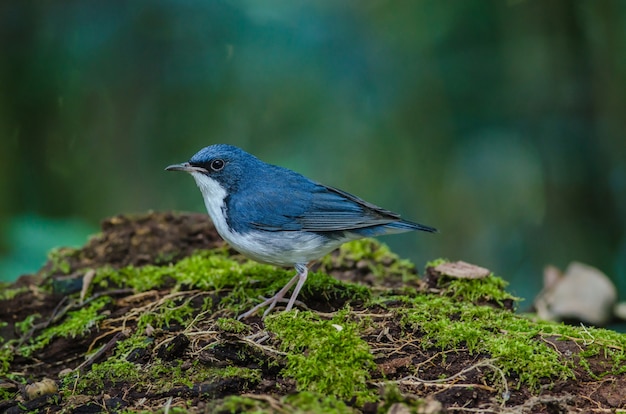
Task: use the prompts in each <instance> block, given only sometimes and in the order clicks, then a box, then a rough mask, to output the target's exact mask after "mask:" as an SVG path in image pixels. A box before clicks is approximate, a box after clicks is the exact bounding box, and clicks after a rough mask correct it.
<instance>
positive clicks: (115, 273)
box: [94, 251, 370, 315]
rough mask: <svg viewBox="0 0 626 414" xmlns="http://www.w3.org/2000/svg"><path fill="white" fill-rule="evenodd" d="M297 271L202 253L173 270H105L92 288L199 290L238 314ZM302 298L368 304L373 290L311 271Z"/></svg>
mask: <svg viewBox="0 0 626 414" xmlns="http://www.w3.org/2000/svg"><path fill="white" fill-rule="evenodd" d="M294 272H295V271H294V270H293V269H283V268H277V267H274V266H270V265H264V264H260V263H257V262H254V261H244V262H240V261H237V260H235V259H233V258H230V257H226V256H224V254H223V252H220V251H200V252H197V253H195V254H193V255H192V256H189V257H186V258H184V259H182V260H180V261H179V262H177V263H175V264H171V265H169V266H163V267H159V266H143V267H139V268H138V267H133V266H129V267H125V268H122V269H119V270H115V269H112V268H102V269H99V270H98V271H97V275H96V278H95V280H94V284H96V285H98V286H100V287H101V288H109V287H111V285H113V286H118V287H128V288H132V289H133V290H135V291H138V292H141V291H147V290H151V289H159V288H163V287H165V286H166V285H168V286H172V285H173V286H172V291H178V290H182V289H199V290H202V291H205V292H215V293H216V294H218V295H219V296H220V297H221V301H220V303H219V307H220V308H228V309H229V310H230V311H231V312H232V314H233V315H238V314H240V313H242V312H244V311H245V310H248V309H250V308H251V307H252V306H254V304H255V302H256V301H257V300H258V298H259V297H269V296H272V295H274V294H275V293H276V292H277V291H278V290H280V289H281V288H282V287H283V286H284V285H285V284H286V283H287V282H288V281H289V280H290V279H291V278H292V277H293V276H294V274H295V273H294ZM302 294H303V295H307V294H308V295H311V294H321V295H323V297H325V298H328V299H331V298H340V299H342V300H344V301H345V300H354V301H365V300H367V299H368V298H369V296H370V291H369V289H367V288H366V287H364V286H360V285H356V284H349V283H344V282H341V281H338V280H336V279H334V278H333V277H331V276H328V275H327V274H325V273H321V272H311V273H310V274H309V277H308V279H307V283H306V284H305V286H304V288H303V292H302Z"/></svg>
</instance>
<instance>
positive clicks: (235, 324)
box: [217, 318, 250, 334]
mask: <svg viewBox="0 0 626 414" xmlns="http://www.w3.org/2000/svg"><path fill="white" fill-rule="evenodd" d="M217 327H218V328H219V329H221V330H222V331H225V332H230V333H235V334H240V333H244V332H248V331H249V330H250V328H249V326H248V325H246V324H245V323H243V322H240V321H238V320H237V319H233V318H219V319H218V320H217Z"/></svg>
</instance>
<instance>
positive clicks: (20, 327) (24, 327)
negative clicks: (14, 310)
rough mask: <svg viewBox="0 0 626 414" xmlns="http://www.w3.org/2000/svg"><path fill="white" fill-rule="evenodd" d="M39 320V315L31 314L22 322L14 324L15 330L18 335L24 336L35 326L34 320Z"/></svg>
mask: <svg viewBox="0 0 626 414" xmlns="http://www.w3.org/2000/svg"><path fill="white" fill-rule="evenodd" d="M39 318H41V315H40V314H38V313H33V314H30V315H28V316H27V317H26V318H24V320H23V321H19V322H15V330H16V331H17V332H18V333H19V334H20V335H24V334H26V333H27V332H28V331H30V330H31V329H32V328H33V326H34V325H35V320H36V319H39Z"/></svg>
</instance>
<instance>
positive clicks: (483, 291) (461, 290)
mask: <svg viewBox="0 0 626 414" xmlns="http://www.w3.org/2000/svg"><path fill="white" fill-rule="evenodd" d="M507 286H508V282H506V281H504V279H502V278H499V277H497V276H494V275H493V274H491V275H489V276H487V277H485V278H482V279H451V280H450V281H449V282H448V283H446V284H445V287H446V290H447V291H448V292H449V293H450V294H451V295H452V297H453V298H457V299H463V300H464V301H466V302H472V303H480V302H496V303H497V304H499V305H500V306H502V305H503V304H504V301H507V300H510V301H514V302H516V301H519V300H520V299H519V298H517V297H515V296H513V295H511V294H510V293H509V292H507V291H506V290H505V288H506V287H507Z"/></svg>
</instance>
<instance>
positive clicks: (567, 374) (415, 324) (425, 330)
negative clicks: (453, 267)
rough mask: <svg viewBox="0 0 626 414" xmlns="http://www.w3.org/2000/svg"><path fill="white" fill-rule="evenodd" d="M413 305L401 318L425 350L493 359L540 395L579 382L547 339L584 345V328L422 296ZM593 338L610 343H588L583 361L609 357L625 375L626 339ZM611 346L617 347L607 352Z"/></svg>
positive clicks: (569, 364)
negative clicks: (547, 386)
mask: <svg viewBox="0 0 626 414" xmlns="http://www.w3.org/2000/svg"><path fill="white" fill-rule="evenodd" d="M410 303H411V307H405V308H402V309H398V310H397V312H398V313H399V314H401V315H402V322H403V324H405V325H406V326H408V327H410V328H412V329H414V330H416V331H418V332H419V333H421V334H422V335H423V338H422V346H423V347H424V348H429V347H438V348H440V349H442V350H446V349H454V348H459V347H466V348H467V349H468V351H469V352H470V353H472V354H486V355H489V356H490V357H491V358H493V359H494V365H495V366H497V367H498V368H499V369H501V370H502V371H503V372H504V373H505V374H512V373H515V374H516V375H517V382H518V384H517V386H518V387H519V386H521V385H522V384H527V385H529V386H530V387H531V388H532V389H535V390H537V389H538V388H539V386H540V385H541V384H542V381H544V380H546V381H550V382H552V381H554V380H558V379H566V378H572V377H573V376H574V371H573V367H574V360H573V359H570V360H569V361H568V360H567V358H564V356H563V355H562V354H560V353H559V352H557V351H556V350H555V349H554V347H552V346H550V345H549V344H548V343H547V342H546V341H544V340H542V338H547V337H551V336H557V337H563V338H568V339H573V340H580V341H583V340H585V338H584V335H581V329H580V328H575V327H571V326H566V325H562V324H553V323H548V322H535V321H531V320H529V319H527V318H524V317H521V316H519V315H515V314H513V313H511V312H508V311H504V310H501V309H495V308H493V307H490V306H477V305H473V304H471V303H466V302H459V301H456V300H454V299H453V298H450V297H445V296H440V297H432V296H427V295H421V296H418V297H416V298H414V299H412V300H411V301H410ZM434 310H436V311H434ZM587 332H590V334H591V335H594V334H597V335H598V336H600V333H601V335H602V336H603V337H604V338H605V339H604V340H603V341H597V342H590V343H588V344H587V351H585V353H581V354H580V356H582V357H584V356H585V354H587V355H591V354H593V353H594V352H604V353H605V355H606V356H608V357H609V359H611V360H612V361H613V367H612V368H611V369H609V372H611V373H615V374H617V373H620V372H625V370H626V368H624V365H623V363H624V360H625V358H626V356H625V355H624V349H626V337H624V336H623V335H620V334H616V333H611V332H608V331H603V330H595V329H589V330H587ZM607 337H609V338H610V339H608V338H607ZM605 341H606V342H605ZM603 342H604V343H603ZM609 342H610V343H611V344H612V345H613V346H612V347H607V346H606V345H607V343H609ZM583 360H584V358H583ZM583 364H584V362H583Z"/></svg>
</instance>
